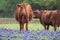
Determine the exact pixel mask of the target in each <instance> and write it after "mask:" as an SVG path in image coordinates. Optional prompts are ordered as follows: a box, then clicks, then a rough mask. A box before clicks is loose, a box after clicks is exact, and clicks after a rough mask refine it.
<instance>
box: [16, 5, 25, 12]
mask: <svg viewBox="0 0 60 40" xmlns="http://www.w3.org/2000/svg"><path fill="white" fill-rule="evenodd" d="M24 10H25V5H24V4H17V12H18V13H22V12H24Z"/></svg>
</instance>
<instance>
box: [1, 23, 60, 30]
mask: <svg viewBox="0 0 60 40" xmlns="http://www.w3.org/2000/svg"><path fill="white" fill-rule="evenodd" d="M24 27H25V26H24ZM0 28H9V29H17V30H19V24H0ZM28 28H29V30H37V29H40V30H43V29H44V27H43V26H42V25H41V24H37V23H36V24H35V23H33V24H32V23H30V24H29V26H28ZM58 29H60V28H58ZM49 30H53V27H51V26H50V28H49Z"/></svg>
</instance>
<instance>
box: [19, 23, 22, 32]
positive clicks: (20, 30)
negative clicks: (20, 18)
mask: <svg viewBox="0 0 60 40" xmlns="http://www.w3.org/2000/svg"><path fill="white" fill-rule="evenodd" d="M19 24H20V31H21V30H22V24H21V23H19Z"/></svg>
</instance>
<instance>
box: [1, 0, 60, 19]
mask: <svg viewBox="0 0 60 40" xmlns="http://www.w3.org/2000/svg"><path fill="white" fill-rule="evenodd" d="M19 3H29V4H30V5H31V6H32V9H33V10H37V9H38V10H45V9H47V10H56V9H57V10H60V0H0V18H6V17H13V15H14V11H15V10H16V5H17V4H19Z"/></svg>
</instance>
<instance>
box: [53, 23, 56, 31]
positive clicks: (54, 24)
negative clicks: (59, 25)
mask: <svg viewBox="0 0 60 40" xmlns="http://www.w3.org/2000/svg"><path fill="white" fill-rule="evenodd" d="M53 26H54V31H56V23H55V22H54V23H53Z"/></svg>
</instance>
